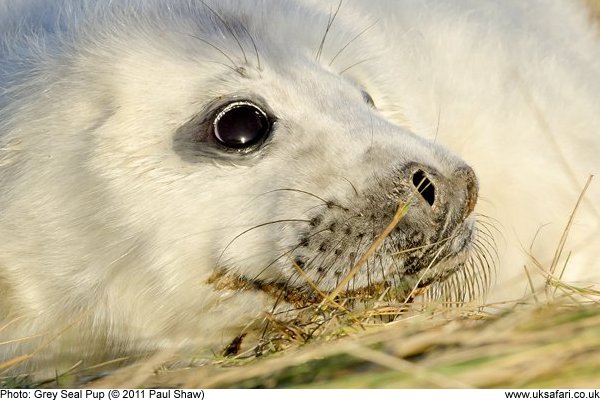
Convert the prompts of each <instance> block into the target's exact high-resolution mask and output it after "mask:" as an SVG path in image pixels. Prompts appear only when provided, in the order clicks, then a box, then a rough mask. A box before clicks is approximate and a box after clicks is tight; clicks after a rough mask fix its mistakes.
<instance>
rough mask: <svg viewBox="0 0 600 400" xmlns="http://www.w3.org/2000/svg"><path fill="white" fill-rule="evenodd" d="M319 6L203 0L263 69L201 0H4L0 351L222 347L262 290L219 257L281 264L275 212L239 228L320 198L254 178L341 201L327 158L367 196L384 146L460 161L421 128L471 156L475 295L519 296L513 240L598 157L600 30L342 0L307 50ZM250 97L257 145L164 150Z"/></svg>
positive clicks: (562, 7)
mask: <svg viewBox="0 0 600 400" xmlns="http://www.w3.org/2000/svg"><path fill="white" fill-rule="evenodd" d="M336 6H337V2H333V3H331V4H330V3H329V2H327V3H323V2H311V1H308V0H307V1H299V2H280V1H276V2H268V1H265V2H263V1H244V2H233V1H231V2H229V1H227V2H221V1H220V2H218V3H217V2H215V4H214V7H215V8H216V9H218V10H222V12H223V13H224V15H230V14H235V15H237V16H239V18H241V19H242V21H243V23H244V25H245V26H246V28H247V29H248V31H249V32H250V33H251V35H252V37H253V39H254V40H255V41H256V46H257V49H258V54H259V57H260V61H261V67H262V68H261V70H260V71H259V70H258V68H257V67H258V59H257V58H256V55H255V53H254V49H253V44H252V43H251V41H250V40H249V38H248V37H247V36H245V35H243V34H240V33H239V32H238V35H239V37H240V38H242V39H241V40H242V44H241V45H242V47H243V48H244V51H245V58H246V61H247V62H246V61H244V55H243V54H242V51H241V50H240V48H239V47H238V45H237V44H236V42H235V41H234V40H233V37H232V35H231V33H230V32H228V31H227V29H225V28H223V27H222V26H221V25H222V24H220V22H219V21H218V18H216V17H215V15H214V14H211V13H210V12H208V10H207V8H206V7H205V6H204V5H203V4H202V3H201V2H200V1H193V0H189V1H188V0H185V1H184V0H181V1H171V2H161V1H158V0H149V1H141V0H118V1H112V2H110V4H109V2H104V1H102V2H97V3H96V2H92V1H77V2H75V1H66V0H65V1H55V2H50V1H43V0H39V1H36V0H30V1H17V0H15V1H10V0H3V1H0V40H1V47H0V187H1V188H2V191H1V192H0V289H2V290H3V293H2V297H0V318H1V320H4V321H7V322H8V321H11V325H10V326H8V327H6V328H3V327H2V325H3V324H2V323H0V346H3V347H0V364H1V363H2V361H6V360H9V359H10V358H11V357H14V356H17V355H20V354H23V353H27V352H31V351H33V349H36V348H39V346H42V350H40V351H38V353H36V358H37V359H38V360H39V361H44V359H46V358H49V359H51V357H52V355H53V354H55V353H59V354H61V355H62V356H65V355H68V354H67V353H68V350H72V351H73V353H74V354H73V356H72V359H76V358H77V357H79V356H89V357H90V358H92V357H99V358H100V359H105V358H106V357H108V356H109V355H118V354H121V353H126V354H129V353H131V352H136V351H146V350H154V349H157V348H164V347H170V346H176V347H182V346H183V347H185V346H188V345H189V346H191V347H185V348H193V349H196V348H198V347H200V348H203V349H218V348H219V347H222V346H223V345H225V344H227V343H228V342H229V341H230V340H231V338H232V337H233V336H235V335H236V334H238V333H239V332H240V331H241V329H243V327H244V326H246V325H248V324H252V323H253V321H256V320H259V319H260V316H261V315H262V314H263V312H264V310H267V309H268V307H269V305H270V302H271V300H270V299H268V298H267V297H266V296H263V295H260V294H253V295H250V294H248V293H244V294H241V293H235V292H221V291H215V290H214V289H213V288H212V287H211V286H209V285H207V284H206V280H207V279H208V277H209V276H210V275H211V274H212V272H213V270H214V268H215V266H216V265H217V264H218V265H219V266H225V267H227V268H228V269H229V270H232V271H237V272H238V273H239V274H241V275H243V276H247V277H252V276H255V275H257V274H259V273H262V274H263V277H264V278H265V279H270V280H275V281H276V280H278V279H282V277H283V276H285V273H286V268H291V267H290V262H289V260H286V259H285V258H284V259H283V260H282V261H281V262H280V263H279V264H277V268H275V267H274V268H270V269H268V270H267V271H263V269H264V266H265V264H266V263H268V262H269V261H270V260H273V258H275V257H276V256H277V255H279V254H280V253H281V249H284V248H286V246H290V245H293V244H294V242H295V241H296V240H297V235H296V232H295V231H294V230H293V224H291V225H290V226H282V225H272V226H267V227H265V228H264V229H256V230H253V231H251V232H249V233H248V234H246V235H243V236H242V237H240V238H239V239H236V240H235V241H234V242H233V243H232V242H231V241H232V239H233V238H235V237H236V236H237V235H238V234H239V233H240V232H243V231H244V230H246V229H248V228H249V227H252V226H255V225H257V224H261V223H264V222H267V221H272V220H277V219H290V218H292V219H293V218H298V219H300V218H305V214H304V212H305V210H306V209H307V208H310V207H316V206H318V205H319V204H320V201H319V200H318V199H315V198H310V197H309V198H307V197H302V196H299V195H298V194H297V193H290V192H278V193H271V194H269V195H265V193H268V192H269V191H270V190H272V189H276V188H286V187H294V188H299V189H302V190H306V191H309V192H311V193H316V194H318V195H319V196H320V197H323V198H329V197H331V196H337V198H338V199H340V200H341V201H343V200H344V199H350V198H351V194H352V189H351V188H350V187H349V184H348V181H346V180H344V179H340V176H342V177H347V178H348V180H350V181H352V183H353V184H354V185H355V186H356V187H357V188H358V189H359V190H360V189H361V188H364V187H366V186H368V185H369V182H370V180H371V179H372V177H373V174H374V173H375V172H377V171H378V170H380V169H383V168H387V166H389V165H391V164H392V163H395V162H398V160H405V161H415V162H419V163H423V164H427V165H430V166H432V167H434V168H435V169H437V170H439V171H440V172H442V173H446V172H448V171H452V170H454V169H455V168H456V167H457V166H460V165H462V162H461V161H460V159H458V158H457V157H455V156H453V155H452V154H451V153H450V152H448V151H446V150H443V149H442V148H441V147H438V146H436V145H434V144H433V142H434V141H435V142H437V143H440V144H443V145H445V146H447V147H448V148H450V149H452V150H453V151H454V152H455V153H456V154H459V155H460V156H461V157H462V158H463V159H464V160H466V161H467V163H468V164H470V165H471V166H472V167H473V168H474V169H475V171H476V173H477V174H478V177H479V181H480V200H479V203H478V206H477V209H476V211H477V212H479V213H482V214H485V215H487V216H489V217H491V218H492V219H493V220H494V221H497V222H494V225H495V226H496V227H497V229H498V230H499V232H495V231H494V232H495V235H496V241H497V251H498V253H499V266H498V278H497V282H496V286H495V288H494V289H493V291H492V294H491V298H492V299H502V300H506V299H514V298H516V297H518V296H519V295H520V293H521V292H522V291H523V290H524V288H525V287H526V284H527V283H526V279H525V275H524V273H523V266H524V265H528V266H530V267H531V266H532V264H533V263H532V260H531V258H530V255H529V250H530V248H531V253H532V255H533V256H535V258H536V259H538V260H539V261H540V262H541V263H542V265H544V266H548V265H549V264H550V262H551V260H552V257H553V255H554V251H555V249H556V246H557V245H558V241H559V237H560V235H561V233H562V231H563V229H564V227H565V225H566V223H567V220H568V218H569V215H570V213H571V210H572V208H573V207H574V205H575V202H576V200H577V198H578V195H579V194H580V192H581V190H582V188H583V184H584V182H585V181H586V179H587V178H588V176H589V175H590V174H597V173H598V172H600V112H599V111H598V110H600V95H599V94H598V93H600V46H599V45H598V37H597V32H596V31H595V30H594V27H592V26H591V24H589V21H588V20H587V17H586V13H585V11H586V10H585V8H584V7H579V6H577V5H576V4H574V3H573V2H568V1H564V2H562V1H548V2H544V1H535V2H534V1H529V2H526V3H523V2H519V1H516V0H515V1H503V2H492V1H489V2H488V1H485V2H483V1H468V0H463V1H447V2H439V1H420V2H415V1H402V2H400V1H390V2H383V1H382V2H372V1H369V2H366V1H365V2H358V1H347V2H343V4H342V7H341V9H340V10H339V12H338V14H337V16H336V19H335V20H334V22H333V24H332V27H331V30H330V32H329V34H328V36H327V38H326V40H325V43H324V47H323V54H322V55H321V57H320V59H319V61H315V54H316V53H317V49H318V47H319V43H320V41H321V38H322V36H323V33H324V30H325V26H326V24H327V21H328V19H329V17H330V13H331V11H332V10H335V8H336ZM132 9H133V10H135V11H134V12H131V10H132ZM371 25H372V26H371ZM369 26H371V27H370V28H369ZM365 29H366V30H365ZM363 30H364V32H363ZM361 32H362V33H361ZM357 36H358V37H357ZM355 37H357V39H355V40H353V38H355ZM198 38H206V39H207V40H209V41H210V42H211V43H212V44H213V45H214V46H215V47H218V48H219V49H221V50H222V51H223V52H224V53H226V54H227V55H228V56H229V57H231V58H233V59H234V61H235V62H236V64H239V65H244V67H245V68H246V71H247V74H248V77H246V78H241V77H240V76H238V75H237V74H235V73H234V72H233V71H231V70H230V68H229V67H228V66H227V65H223V64H229V63H230V62H229V60H228V59H227V58H226V56H224V55H223V54H222V53H221V52H220V51H219V50H216V49H215V47H212V46H210V45H208V44H207V43H206V42H205V41H202V40H199V39H198ZM350 41H352V42H350ZM349 42H350V43H349ZM347 43H349V44H348V46H347V47H346V48H345V49H344V51H343V52H341V53H340V54H339V56H337V57H336V58H335V60H334V61H333V62H332V63H330V60H331V59H332V58H333V57H335V56H336V53H337V52H338V50H340V49H341V48H342V47H343V46H344V45H346V44H347ZM351 66H352V67H351ZM348 67H351V68H349V69H347V71H346V68H348ZM361 87H362V88H365V89H366V90H367V91H368V92H369V93H370V94H371V95H372V97H373V98H374V101H375V104H376V106H377V110H376V111H373V110H371V109H369V107H368V106H367V105H365V104H364V103H363V101H362V98H361V93H360V88H361ZM248 93H253V94H256V95H259V96H260V97H262V98H263V99H264V100H265V101H266V102H267V104H268V105H269V107H270V108H271V109H273V110H275V111H276V113H277V115H278V117H279V121H280V125H279V126H278V131H277V134H276V135H275V137H274V138H273V142H272V143H271V144H269V146H270V147H269V151H270V153H268V156H267V157H262V158H250V159H248V160H245V161H243V162H242V161H240V162H237V161H236V162H231V163H229V164H223V163H220V164H219V163H215V164H202V165H201V166H199V165H197V164H194V163H189V162H185V161H183V160H182V159H181V157H179V156H178V155H177V154H175V152H174V151H173V134H174V132H175V131H176V130H177V128H178V127H180V126H181V125H182V124H184V123H186V122H187V121H189V120H190V119H191V118H193V117H194V116H196V115H197V113H198V110H200V109H202V107H204V106H205V105H206V104H207V103H208V102H210V101H211V100H213V99H215V98H218V97H219V96H232V95H234V96H235V95H237V96H245V95H247V94H248ZM413 133H415V134H416V136H415V135H414V134H413ZM423 138H425V139H428V140H424V139H423ZM369 147H372V148H375V149H377V151H378V153H377V157H374V158H373V157H372V158H370V159H368V160H365V158H364V153H365V149H367V148H369ZM340 194H341V195H340ZM599 200H600V184H599V183H598V182H593V183H592V186H591V187H590V189H589V190H588V192H587V193H586V196H585V201H584V203H583V204H582V205H581V207H580V209H579V210H578V212H577V215H576V218H575V222H574V224H573V227H572V228H571V232H570V236H569V241H568V242H567V245H566V247H565V252H564V253H563V261H564V259H565V256H566V255H567V254H569V253H570V252H571V251H572V254H571V255H570V258H569V263H568V265H567V270H566V274H565V278H566V279H567V280H569V281H575V280H577V281H585V282H589V281H591V282H599V281H600V277H599V275H600V274H599V273H598V272H597V271H598V267H599V266H598V261H597V260H598V259H599V257H600V208H599V206H598V204H600V203H599ZM534 239H535V240H534ZM561 262H562V261H561ZM561 265H562V264H561ZM287 272H288V273H289V271H287ZM328 285H330V286H331V285H333V286H335V285H334V283H333V282H329V283H328ZM38 334H45V336H43V337H42V338H41V339H38V338H33V339H29V340H24V341H22V342H19V344H18V345H15V344H8V345H7V344H1V342H3V341H9V340H12V339H14V338H22V337H25V336H30V335H38ZM55 336H58V337H61V338H62V340H53V338H54V337H55ZM74 341H75V342H81V343H85V344H86V346H83V347H84V348H85V349H84V350H82V347H81V346H76V345H74ZM47 342H49V343H50V344H46V343H47ZM4 349H5V350H4ZM51 350H52V351H51ZM65 359H69V358H68V357H66V356H65ZM51 365H55V364H51Z"/></svg>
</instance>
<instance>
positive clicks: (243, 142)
mask: <svg viewBox="0 0 600 400" xmlns="http://www.w3.org/2000/svg"><path fill="white" fill-rule="evenodd" d="M270 131H271V124H270V121H269V118H268V117H267V114H266V113H265V112H264V111H263V110H261V109H260V108H259V107H258V106H256V105H255V104H253V103H250V102H248V101H237V102H234V103H230V104H228V105H226V106H225V107H224V108H223V109H222V110H221V111H220V112H219V113H218V114H217V116H216V117H215V119H214V121H213V129H212V134H213V136H214V137H215V139H216V140H217V142H219V143H220V144H222V145H223V146H225V147H228V148H231V149H246V148H249V147H252V146H253V145H256V144H258V143H260V142H262V141H264V140H265V139H266V138H267V136H268V135H269V133H270Z"/></svg>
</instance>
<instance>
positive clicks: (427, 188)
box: [412, 169, 435, 206]
mask: <svg viewBox="0 0 600 400" xmlns="http://www.w3.org/2000/svg"><path fill="white" fill-rule="evenodd" d="M412 182H413V185H414V186H415V187H416V188H417V190H418V192H419V194H420V195H421V197H423V198H424V199H425V201H426V202H427V203H429V205H430V206H433V203H434V202H435V187H434V186H433V182H431V181H430V180H429V178H427V176H426V175H425V172H423V171H421V170H420V169H418V170H417V171H416V172H415V173H414V174H413V177H412Z"/></svg>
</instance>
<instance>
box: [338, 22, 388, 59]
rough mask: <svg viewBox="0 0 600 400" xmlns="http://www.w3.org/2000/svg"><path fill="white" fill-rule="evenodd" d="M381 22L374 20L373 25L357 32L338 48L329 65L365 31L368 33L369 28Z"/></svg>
mask: <svg viewBox="0 0 600 400" xmlns="http://www.w3.org/2000/svg"><path fill="white" fill-rule="evenodd" d="M378 22H379V20H377V21H375V22H373V23H372V24H371V25H369V26H367V27H366V28H364V29H363V30H362V31H360V32H359V33H357V34H356V35H355V36H354V37H353V38H352V39H350V40H349V41H348V43H346V44H345V45H344V46H343V47H342V48H341V49H339V50H338V52H337V53H335V55H334V56H333V57H332V58H331V60H330V61H329V64H328V65H329V66H331V64H333V62H334V61H335V59H336V58H338V56H339V55H340V54H342V53H343V52H344V50H346V48H347V47H348V46H349V45H350V44H352V43H353V42H354V41H355V40H356V39H358V38H359V37H361V36H362V35H363V34H364V33H366V32H367V31H368V30H369V29H371V28H372V27H374V26H375V25H377V23H378Z"/></svg>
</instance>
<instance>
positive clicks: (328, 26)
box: [315, 0, 343, 62]
mask: <svg viewBox="0 0 600 400" xmlns="http://www.w3.org/2000/svg"><path fill="white" fill-rule="evenodd" d="M342 1H343V0H340V1H339V3H338V5H337V8H336V9H335V12H333V15H332V14H331V12H330V13H329V20H328V21H327V26H326V28H325V33H324V34H323V37H322V38H321V43H319V48H318V50H317V53H316V55H315V61H317V62H318V61H319V60H320V58H321V54H322V52H323V46H324V45H325V40H326V39H327V35H328V34H329V30H330V29H331V26H332V25H333V21H335V18H336V17H337V15H338V12H339V11H340V8H341V7H342Z"/></svg>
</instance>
